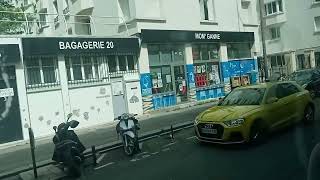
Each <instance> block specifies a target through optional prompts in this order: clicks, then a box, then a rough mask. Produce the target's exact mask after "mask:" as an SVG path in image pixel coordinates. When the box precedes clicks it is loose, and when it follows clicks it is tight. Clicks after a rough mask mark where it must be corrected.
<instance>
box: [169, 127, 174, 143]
mask: <svg viewBox="0 0 320 180" xmlns="http://www.w3.org/2000/svg"><path fill="white" fill-rule="evenodd" d="M170 132H171V134H170V138H171V141H173V140H174V136H173V127H172V125H171V128H170Z"/></svg>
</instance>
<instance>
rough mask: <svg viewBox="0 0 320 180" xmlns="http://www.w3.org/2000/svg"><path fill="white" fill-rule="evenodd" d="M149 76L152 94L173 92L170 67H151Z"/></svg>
mask: <svg viewBox="0 0 320 180" xmlns="http://www.w3.org/2000/svg"><path fill="white" fill-rule="evenodd" d="M150 74H151V80H152V93H153V94H158V93H165V92H171V91H173V83H172V77H171V67H170V66H161V67H151V68H150Z"/></svg>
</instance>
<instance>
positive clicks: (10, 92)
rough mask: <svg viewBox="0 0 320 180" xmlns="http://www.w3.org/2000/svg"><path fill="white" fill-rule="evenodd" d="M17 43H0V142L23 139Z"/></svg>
mask: <svg viewBox="0 0 320 180" xmlns="http://www.w3.org/2000/svg"><path fill="white" fill-rule="evenodd" d="M20 59H21V58H20V50H19V45H18V44H0V144H3V143H8V142H12V141H18V140H22V139H23V133H22V125H21V117H20V111H19V98H18V88H17V80H16V67H15V65H16V64H20V63H21V61H20Z"/></svg>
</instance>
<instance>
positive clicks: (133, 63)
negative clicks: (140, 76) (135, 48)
mask: <svg viewBox="0 0 320 180" xmlns="http://www.w3.org/2000/svg"><path fill="white" fill-rule="evenodd" d="M127 62H128V70H136V69H137V68H136V67H137V64H136V62H137V61H136V59H135V58H134V56H127Z"/></svg>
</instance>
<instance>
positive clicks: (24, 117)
mask: <svg viewBox="0 0 320 180" xmlns="http://www.w3.org/2000/svg"><path fill="white" fill-rule="evenodd" d="M24 72H25V71H24V67H23V64H22V62H21V64H17V65H16V81H17V90H18V98H19V106H20V115H21V125H22V134H23V139H24V140H27V139H29V132H28V128H29V127H30V125H31V124H30V116H29V105H28V97H27V89H26V81H25V74H24Z"/></svg>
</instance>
